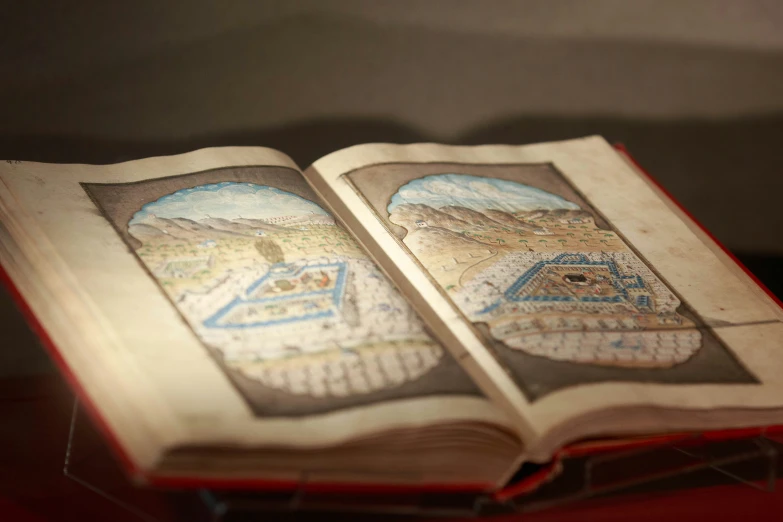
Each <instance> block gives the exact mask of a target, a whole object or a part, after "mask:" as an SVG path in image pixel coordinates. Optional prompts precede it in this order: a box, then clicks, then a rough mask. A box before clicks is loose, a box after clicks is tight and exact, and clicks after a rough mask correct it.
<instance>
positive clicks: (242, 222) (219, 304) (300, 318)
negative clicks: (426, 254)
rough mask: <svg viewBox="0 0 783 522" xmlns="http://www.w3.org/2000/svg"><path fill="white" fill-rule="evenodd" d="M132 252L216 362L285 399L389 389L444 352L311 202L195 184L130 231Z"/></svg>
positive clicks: (139, 217) (256, 188)
mask: <svg viewBox="0 0 783 522" xmlns="http://www.w3.org/2000/svg"><path fill="white" fill-rule="evenodd" d="M127 226H128V233H129V234H130V236H132V237H133V238H135V239H136V240H138V241H139V242H140V246H138V247H137V248H136V254H137V255H138V257H139V258H140V259H141V261H142V262H143V263H144V265H145V266H146V268H147V269H148V270H149V272H150V273H151V274H152V275H153V276H154V277H155V278H156V279H157V281H158V283H159V284H160V285H161V287H162V288H163V289H164V290H165V292H166V293H167V295H168V296H169V298H170V299H171V301H172V302H173V303H174V304H175V306H176V307H177V308H178V309H179V311H180V312H181V314H182V315H183V317H184V318H185V320H186V321H187V322H188V324H189V325H190V326H191V327H192V329H193V330H194V332H195V333H196V334H197V336H198V337H199V338H200V339H201V340H202V341H203V343H204V344H206V345H207V346H208V347H210V349H211V350H213V351H214V352H215V353H217V354H219V357H220V359H221V361H222V363H223V364H224V365H225V366H226V367H227V368H229V369H230V370H231V371H233V372H236V373H238V374H239V375H241V376H242V377H243V378H244V379H245V380H250V381H252V382H255V383H257V384H261V385H263V387H265V388H270V389H274V390H277V391H279V392H282V393H284V394H285V395H286V396H290V397H307V398H309V399H312V400H315V401H327V402H328V401H329V400H333V399H339V398H346V397H351V396H361V395H368V394H371V393H372V392H378V391H381V390H388V389H394V388H395V387H399V386H401V385H403V384H405V383H410V382H414V381H416V380H418V379H420V378H421V377H422V376H424V375H426V374H428V372H430V370H432V369H433V368H435V367H436V366H437V365H438V364H439V362H440V361H441V358H442V356H443V350H442V348H441V347H440V346H439V345H438V344H436V343H435V342H434V341H433V340H432V339H431V338H430V337H429V336H428V335H427V334H426V333H425V332H424V329H423V326H422V323H421V322H420V321H419V319H418V317H417V316H416V314H415V313H414V312H413V310H412V309H411V308H410V307H409V306H408V305H407V303H406V301H405V300H404V299H403V298H402V296H401V295H400V294H399V293H398V292H397V291H396V290H395V289H394V288H393V286H392V285H391V284H390V283H389V282H388V280H387V279H386V278H385V277H384V276H383V275H382V274H381V272H379V270H378V269H377V268H376V267H375V265H374V264H373V262H372V261H371V260H370V259H368V257H367V256H366V255H365V254H364V253H363V252H362V250H360V248H359V247H358V246H357V244H356V243H355V242H354V241H353V239H352V238H351V237H350V236H349V235H348V234H347V233H346V232H345V230H343V229H342V228H341V227H340V226H339V225H337V224H336V223H335V220H334V219H333V218H332V216H331V215H329V214H328V213H327V212H325V211H324V210H323V209H322V208H321V207H320V206H319V205H317V204H316V203H314V202H313V201H310V200H308V199H305V198H303V197H301V196H299V195H296V194H293V193H291V192H287V191H284V190H281V189H278V188H275V187H271V186H265V185H260V184H255V183H240V182H219V183H210V184H204V185H200V186H194V187H190V188H186V189H182V190H178V191H176V192H174V193H171V194H168V195H165V196H163V197H160V198H159V199H157V200H155V201H152V202H149V203H147V204H145V205H144V206H143V207H142V208H141V209H140V210H139V211H137V212H136V213H135V214H134V215H133V218H132V219H131V220H130V221H129V222H128V225H127Z"/></svg>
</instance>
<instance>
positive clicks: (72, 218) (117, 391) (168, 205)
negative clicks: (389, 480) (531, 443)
mask: <svg viewBox="0 0 783 522" xmlns="http://www.w3.org/2000/svg"><path fill="white" fill-rule="evenodd" d="M0 221H2V223H3V228H2V232H3V233H2V237H0V240H1V241H0V243H1V244H2V245H3V249H2V251H0V261H2V263H3V266H4V268H5V269H6V270H7V271H8V272H9V274H10V276H11V278H12V280H13V281H14V284H15V285H16V286H17V287H18V288H19V290H20V292H21V293H22V295H23V296H24V297H25V299H26V300H27V302H28V303H29V304H30V306H31V308H32V309H33V311H34V312H35V314H36V315H37V316H38V318H39V319H40V321H41V322H42V324H43V326H44V328H45V329H46V330H47V331H48V332H49V334H50V335H51V337H52V339H53V340H54V343H55V344H56V346H57V347H58V350H59V351H60V353H61V354H62V356H63V358H64V360H65V362H66V364H67V365H68V366H69V368H70V369H71V370H72V371H73V373H74V375H75V376H76V378H77V380H78V381H79V383H80V384H81V386H82V387H83V389H84V391H85V393H86V395H87V396H88V397H89V400H90V401H91V402H92V403H94V404H95V405H96V406H97V409H98V410H99V413H100V415H101V416H102V417H103V418H104V420H105V421H106V423H107V424H108V426H109V427H110V429H111V430H112V431H113V432H114V434H115V436H116V437H117V439H118V440H119V442H120V444H121V445H122V446H123V447H124V448H125V450H126V451H127V452H128V454H129V456H130V457H131V459H132V460H133V461H134V462H135V463H136V464H137V465H138V466H139V467H141V468H146V469H149V468H151V467H153V466H154V465H155V463H156V462H157V461H158V460H159V459H160V457H161V454H162V452H164V451H165V450H166V449H170V448H173V447H182V446H188V445H197V446H222V447H258V446H265V447H268V446H285V447H309V448H313V447H321V446H329V445H332V444H337V443H340V442H343V441H346V440H349V439H353V438H359V437H363V436H366V435H368V434H374V433H378V432H380V431H383V430H388V429H392V428H415V427H417V426H425V425H429V424H433V423H449V422H462V421H472V422H483V423H489V424H492V425H495V426H501V427H508V426H509V424H508V421H507V420H506V419H505V417H504V415H503V414H502V413H501V412H500V411H499V410H498V409H497V408H495V407H493V406H492V404H490V402H488V400H487V399H486V398H485V397H484V396H483V394H482V393H481V391H480V390H479V389H478V388H477V387H476V386H475V385H474V384H473V383H472V381H471V380H470V378H469V377H468V376H467V374H465V372H464V371H462V370H461V368H460V367H459V365H458V364H457V362H456V361H455V360H454V358H453V357H452V356H451V355H450V354H449V352H448V351H446V350H444V349H442V348H441V346H440V345H439V344H438V343H436V342H435V341H434V340H433V339H432V338H431V337H430V336H429V335H428V334H427V333H426V332H425V330H424V328H423V325H422V324H421V322H420V321H419V319H418V318H417V317H416V315H415V314H414V313H413V311H412V310H411V309H410V307H409V306H408V305H407V304H406V302H405V300H404V299H403V298H402V297H401V296H400V295H399V294H398V293H397V292H396V290H395V289H394V287H393V285H391V284H390V283H389V282H388V281H387V280H386V279H385V278H384V276H383V274H382V273H381V272H380V271H379V270H377V269H376V268H375V267H374V265H373V264H372V262H371V261H370V259H369V258H368V257H367V256H366V254H364V252H362V251H361V249H359V248H358V246H357V245H356V244H355V242H354V241H353V240H352V239H351V237H350V235H349V234H347V233H346V232H345V230H344V229H342V228H341V227H340V226H339V225H338V224H337V223H336V222H335V221H334V219H333V218H332V217H331V216H330V215H329V213H328V212H327V211H326V210H325V209H324V207H323V206H322V204H321V203H320V202H319V201H318V199H317V197H316V196H315V194H313V193H312V191H311V190H310V189H309V187H308V186H307V184H306V183H305V182H304V180H303V179H302V177H301V173H300V172H299V170H298V168H297V167H296V165H295V164H294V163H293V162H292V161H291V160H290V159H289V158H288V157H287V156H285V155H283V154H281V153H279V152H276V151H273V150H270V149H263V148H249V147H248V148H219V149H204V150H200V151H196V152H192V153H189V154H183V155H180V156H171V157H162V158H150V159H144V160H139V161H133V162H128V163H122V164H116V165H104V166H90V165H47V164H41V163H32V162H3V163H2V164H1V165H0ZM509 429H510V428H509Z"/></svg>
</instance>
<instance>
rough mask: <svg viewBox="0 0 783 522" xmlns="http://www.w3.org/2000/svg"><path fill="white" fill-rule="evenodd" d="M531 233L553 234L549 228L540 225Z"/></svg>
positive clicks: (538, 234) (540, 234) (539, 234)
mask: <svg viewBox="0 0 783 522" xmlns="http://www.w3.org/2000/svg"><path fill="white" fill-rule="evenodd" d="M533 233H534V234H535V235H537V236H554V235H555V233H554V232H552V231H551V230H549V229H548V228H545V227H542V228H537V229H535V230H534V231H533Z"/></svg>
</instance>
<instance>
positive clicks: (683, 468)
mask: <svg viewBox="0 0 783 522" xmlns="http://www.w3.org/2000/svg"><path fill="white" fill-rule="evenodd" d="M782 442H783V441H782ZM782 447H783V445H781V443H780V442H778V441H776V440H774V439H772V438H769V437H765V436H759V437H753V438H748V439H743V440H738V441H728V442H713V443H706V444H701V445H689V444H687V443H683V442H682V441H678V442H675V443H671V444H667V445H663V446H656V447H653V448H641V449H634V450H628V451H622V452H612V453H608V454H602V455H592V456H588V457H580V458H574V459H568V460H566V461H564V462H563V469H562V471H561V473H560V474H559V475H558V476H557V478H556V479H555V480H553V481H551V482H549V483H546V484H543V485H542V486H540V487H539V488H538V489H537V490H536V491H535V492H533V493H530V494H527V495H521V496H519V497H516V498H513V499H510V500H508V501H505V502H498V501H496V500H495V499H493V498H491V497H489V496H485V495H474V494H471V495H466V494H431V493H430V494H417V495H388V494H361V495H357V494H324V493H316V492H312V491H308V489H307V485H306V484H303V485H302V486H301V487H300V488H299V489H298V490H297V491H294V492H286V493H279V492H274V493H265V492H257V491H247V492H235V491H214V490H206V489H204V490H199V491H198V492H160V491H152V490H145V489H143V488H134V487H132V486H131V485H130V484H129V483H128V482H127V479H126V478H125V477H124V476H123V475H122V473H121V471H120V470H119V468H118V467H117V465H116V464H115V462H114V460H113V458H112V456H111V455H110V453H109V452H108V450H107V449H106V448H105V446H104V445H103V444H102V442H101V439H100V437H99V435H98V434H97V433H96V431H95V430H94V429H93V428H92V426H91V423H90V421H89V420H88V419H87V418H86V416H85V415H84V413H83V412H81V411H80V408H79V404H78V401H77V402H74V407H73V414H72V417H71V425H70V430H69V435H68V442H67V447H66V452H65V464H64V470H63V472H64V474H65V475H66V476H67V477H68V478H70V479H71V480H73V481H75V482H77V483H78V484H80V485H81V486H83V487H85V488H87V489H89V490H90V491H92V492H94V493H95V494H96V495H99V496H101V497H103V498H104V499H106V500H107V501H109V502H111V503H113V504H114V505H115V506H116V507H117V509H118V510H122V511H125V512H126V513H127V514H129V515H131V518H137V519H138V520H142V521H146V522H172V521H174V520H189V521H197V520H203V521H214V522H229V521H240V520H256V519H257V517H258V519H260V518H261V516H262V515H263V514H264V513H273V512H277V513H281V512H286V513H292V512H296V513H298V514H301V515H302V516H303V517H305V518H306V517H307V515H308V514H310V515H313V516H317V515H318V514H325V513H340V514H341V516H340V519H341V520H351V518H352V516H355V517H357V518H356V519H357V520H359V519H364V518H366V516H367V515H368V514H371V513H372V514H376V515H386V516H387V517H389V516H390V517H392V518H397V517H402V516H405V515H412V516H430V517H437V516H444V517H474V516H481V515H493V514H495V515H496V514H503V513H507V514H508V513H526V512H532V511H538V510H542V509H547V508H551V507H555V506H563V505H565V504H569V503H572V502H576V501H582V500H586V499H589V498H594V497H598V496H608V495H618V494H623V493H631V492H636V493H640V492H649V491H660V490H665V489H675V488H685V487H694V486H708V485H716V484H726V483H732V482H734V483H741V484H744V485H746V486H748V487H753V488H756V489H759V490H762V491H773V490H774V488H775V482H776V479H777V474H778V468H779V466H778V462H779V457H780V456H781V452H780V451H779V450H780V448H782ZM107 472H108V473H107ZM107 474H108V476H110V477H111V478H110V479H107V478H106V477H107Z"/></svg>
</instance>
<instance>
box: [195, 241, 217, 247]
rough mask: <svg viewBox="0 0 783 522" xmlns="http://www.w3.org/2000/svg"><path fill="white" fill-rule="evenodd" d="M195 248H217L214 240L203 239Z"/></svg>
mask: <svg viewBox="0 0 783 522" xmlns="http://www.w3.org/2000/svg"><path fill="white" fill-rule="evenodd" d="M197 246H198V248H215V247H216V246H217V241H215V240H214V239H205V240H204V241H202V242H201V243H199V244H198V245H197Z"/></svg>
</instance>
